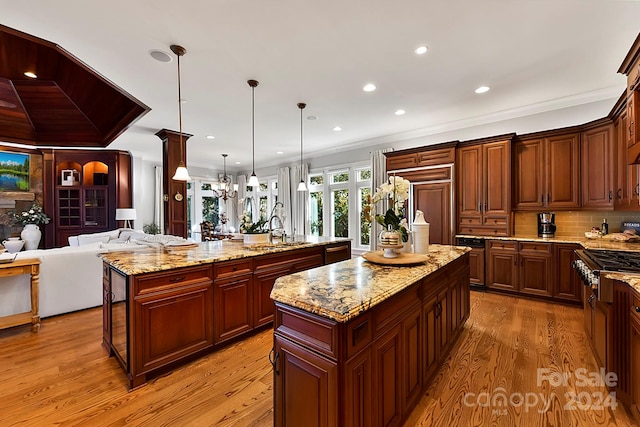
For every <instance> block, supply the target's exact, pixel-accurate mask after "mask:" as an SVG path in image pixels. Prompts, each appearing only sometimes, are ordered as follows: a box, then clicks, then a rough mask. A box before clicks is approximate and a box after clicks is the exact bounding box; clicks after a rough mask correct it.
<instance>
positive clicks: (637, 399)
mask: <svg viewBox="0 0 640 427" xmlns="http://www.w3.org/2000/svg"><path fill="white" fill-rule="evenodd" d="M637 304H638V305H635V306H633V307H632V310H633V311H635V310H639V311H640V301H638V302H637ZM630 316H631V325H630V330H631V332H630V339H631V342H630V346H631V354H630V362H631V370H630V372H631V378H630V389H631V390H630V391H631V412H632V413H633V416H634V418H635V419H636V421H637V422H640V316H638V314H637V313H633V312H632V313H630Z"/></svg>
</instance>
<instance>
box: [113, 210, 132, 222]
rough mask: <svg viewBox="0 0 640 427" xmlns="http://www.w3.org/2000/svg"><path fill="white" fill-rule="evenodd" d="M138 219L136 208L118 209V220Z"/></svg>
mask: <svg viewBox="0 0 640 427" xmlns="http://www.w3.org/2000/svg"><path fill="white" fill-rule="evenodd" d="M134 219H136V210H135V209H133V208H122V209H116V221H126V220H134Z"/></svg>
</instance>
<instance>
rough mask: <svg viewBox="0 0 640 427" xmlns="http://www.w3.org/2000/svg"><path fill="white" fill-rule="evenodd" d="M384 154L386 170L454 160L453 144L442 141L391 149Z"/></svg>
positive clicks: (427, 165) (428, 165)
mask: <svg viewBox="0 0 640 427" xmlns="http://www.w3.org/2000/svg"><path fill="white" fill-rule="evenodd" d="M385 156H386V158H387V162H386V163H387V164H386V167H387V171H396V170H403V169H412V168H424V167H430V166H437V165H444V164H449V163H453V162H454V161H455V150H454V148H453V144H451V143H444V144H438V145H436V146H427V147H419V148H412V149H409V150H400V151H392V152H389V153H385ZM403 177H404V174H403Z"/></svg>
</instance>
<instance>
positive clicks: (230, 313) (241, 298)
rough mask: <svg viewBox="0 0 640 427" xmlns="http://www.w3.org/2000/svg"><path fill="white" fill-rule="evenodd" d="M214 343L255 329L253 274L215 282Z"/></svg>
mask: <svg viewBox="0 0 640 427" xmlns="http://www.w3.org/2000/svg"><path fill="white" fill-rule="evenodd" d="M213 301H214V316H215V328H214V341H215V343H216V344H219V343H221V342H223V341H226V340H229V339H231V338H235V337H237V336H240V335H242V334H244V333H245V332H248V331H250V330H252V329H253V326H254V323H253V312H254V307H253V277H252V275H251V273H249V274H244V275H240V276H237V277H233V278H227V279H218V280H216V281H215V282H214V292H213Z"/></svg>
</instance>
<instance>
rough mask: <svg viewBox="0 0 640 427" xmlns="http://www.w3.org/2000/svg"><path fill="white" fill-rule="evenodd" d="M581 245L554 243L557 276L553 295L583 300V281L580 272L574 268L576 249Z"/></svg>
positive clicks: (572, 299) (559, 297)
mask: <svg viewBox="0 0 640 427" xmlns="http://www.w3.org/2000/svg"><path fill="white" fill-rule="evenodd" d="M576 249H580V246H579V245H572V244H568V243H567V244H563V243H556V244H555V245H554V254H555V255H554V264H555V277H554V283H553V288H552V289H553V297H554V298H558V299H562V300H567V301H575V302H579V301H582V282H581V281H580V276H579V275H578V272H577V271H576V270H575V269H574V268H573V266H572V264H573V261H575V260H576V254H575V252H574V251H575V250H576Z"/></svg>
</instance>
